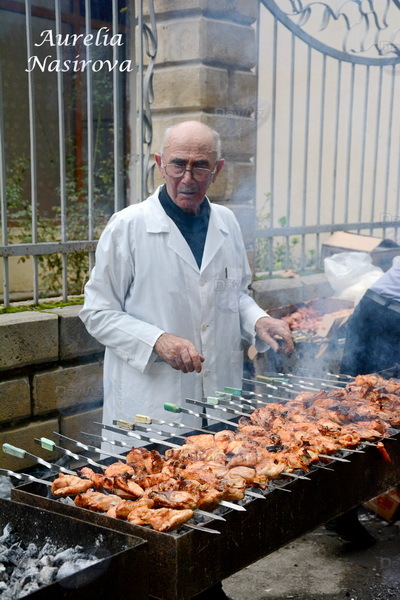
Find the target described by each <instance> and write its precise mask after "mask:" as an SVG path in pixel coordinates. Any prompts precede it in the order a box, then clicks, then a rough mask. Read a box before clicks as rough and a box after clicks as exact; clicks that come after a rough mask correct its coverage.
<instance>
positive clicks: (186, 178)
mask: <svg viewBox="0 0 400 600" xmlns="http://www.w3.org/2000/svg"><path fill="white" fill-rule="evenodd" d="M182 180H183V181H195V179H194V177H193V173H192V169H188V168H186V169H185V171H184V173H183V175H182Z"/></svg>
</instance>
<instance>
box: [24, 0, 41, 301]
mask: <svg viewBox="0 0 400 600" xmlns="http://www.w3.org/2000/svg"><path fill="white" fill-rule="evenodd" d="M31 10H32V9H31V0H25V25H26V51H27V60H29V57H30V56H32V55H33V51H32V13H31ZM28 98H29V143H30V162H31V210H32V243H33V244H36V243H37V241H38V235H37V217H38V211H37V173H36V121H35V89H34V83H33V71H32V70H31V71H29V72H28ZM32 261H33V303H34V304H38V301H39V259H38V257H37V256H33V257H32Z"/></svg>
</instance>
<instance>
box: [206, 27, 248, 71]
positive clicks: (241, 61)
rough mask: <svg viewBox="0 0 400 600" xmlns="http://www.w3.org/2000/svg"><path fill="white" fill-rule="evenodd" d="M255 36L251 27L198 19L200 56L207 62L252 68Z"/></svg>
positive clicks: (236, 67)
mask: <svg viewBox="0 0 400 600" xmlns="http://www.w3.org/2000/svg"><path fill="white" fill-rule="evenodd" d="M256 56H257V51H256V38H255V30H254V29H253V28H252V27H247V26H243V25H238V24H235V23H227V22H224V21H217V20H213V19H200V56H199V58H200V59H201V60H202V61H203V62H207V63H209V64H213V63H214V64H224V65H230V67H231V68H232V69H238V68H240V69H252V68H253V67H255V65H256Z"/></svg>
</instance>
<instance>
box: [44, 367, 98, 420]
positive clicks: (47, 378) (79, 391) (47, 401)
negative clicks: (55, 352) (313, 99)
mask: <svg viewBox="0 0 400 600" xmlns="http://www.w3.org/2000/svg"><path fill="white" fill-rule="evenodd" d="M102 399H103V365H102V363H101V362H100V361H99V362H93V363H88V364H85V365H78V366H74V367H66V368H62V367H59V368H57V369H52V370H51V371H46V372H44V373H36V375H34V377H33V414H35V415H41V414H45V413H49V412H53V411H58V412H59V413H61V414H62V413H64V412H65V411H68V410H70V409H71V408H75V407H78V406H80V407H83V406H87V405H89V406H90V405H93V404H96V403H98V402H100V401H102Z"/></svg>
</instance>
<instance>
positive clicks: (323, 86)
mask: <svg viewBox="0 0 400 600" xmlns="http://www.w3.org/2000/svg"><path fill="white" fill-rule="evenodd" d="M326 58H327V57H326V54H324V55H323V57H322V77H321V113H320V119H319V150H318V156H319V165H318V183H317V225H320V224H321V206H322V199H321V192H322V166H323V152H324V131H325V127H324V124H325V96H326ZM319 242H320V236H319V233H317V234H316V236H315V259H316V264H319Z"/></svg>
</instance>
